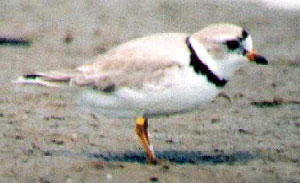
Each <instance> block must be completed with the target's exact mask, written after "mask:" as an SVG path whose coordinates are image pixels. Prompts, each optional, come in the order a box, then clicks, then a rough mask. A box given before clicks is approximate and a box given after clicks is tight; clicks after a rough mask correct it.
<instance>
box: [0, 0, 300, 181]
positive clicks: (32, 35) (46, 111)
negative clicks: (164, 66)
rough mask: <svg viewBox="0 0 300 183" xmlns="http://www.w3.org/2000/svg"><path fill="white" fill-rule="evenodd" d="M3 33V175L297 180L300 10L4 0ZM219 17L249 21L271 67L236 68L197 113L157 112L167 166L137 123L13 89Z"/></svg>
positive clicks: (229, 4) (60, 95)
mask: <svg viewBox="0 0 300 183" xmlns="http://www.w3.org/2000/svg"><path fill="white" fill-rule="evenodd" d="M0 17H1V18H0V37H9V38H24V39H25V40H28V41H30V43H28V44H21V45H18V44H1V45H0V67H1V72H0V84H1V88H0V162H1V166H0V182H26V183H27V182H28V183H29V182H30V183H32V182H42V183H54V182H67V183H74V182H109V183H111V182H124V183H126V182H172V183H176V182H189V183H191V182H238V183H240V182H256V183H257V182H288V183H297V182H300V113H299V112H300V51H299V50H300V44H299V42H300V12H299V11H298V12H297V11H287V10H279V9H270V8H266V7H263V6H260V5H258V4H254V3H245V2H238V1H237V2H235V1H216V0H215V1H210V0H203V1H201V2H199V1H190V0H188V1H167V0H166V1H158V0H155V1H151V0H147V1H138V0H132V1H122V0H114V1H104V0H102V1H100V0H97V1H96V0H89V1H79V0H74V1H63V2H62V1H38V0H36V1H30V2H29V1H17V0H11V1H4V2H1V11H0ZM218 22H230V23H235V24H238V25H241V26H243V27H245V28H246V29H247V30H248V32H249V33H250V34H251V35H252V37H253V39H254V44H255V47H256V49H257V50H258V51H259V53H261V54H263V55H264V56H266V58H267V59H268V60H269V62H270V64H269V65H268V66H257V65H252V66H251V67H248V68H244V69H242V70H239V71H238V72H237V74H236V77H235V78H234V79H233V80H232V81H231V82H230V83H229V84H228V85H227V86H226V87H225V89H224V91H223V92H222V95H220V96H219V97H218V98H216V100H214V101H213V102H212V103H210V104H208V105H207V106H205V107H203V108H201V109H199V110H196V111H194V112H191V113H188V114H182V115H174V116H169V117H164V118H158V119H150V127H149V128H150V129H149V132H150V134H151V141H152V144H153V145H154V148H155V151H156V153H157V156H158V158H160V159H162V160H163V163H162V164H160V165H157V166H153V165H149V164H147V160H146V157H145V153H144V151H143V149H142V148H141V145H140V143H139V141H138V139H137V137H136V136H135V133H134V126H135V122H134V120H130V119H109V118H105V117H102V116H96V115H94V114H93V113H90V112H89V111H87V110H85V109H82V108H77V107H76V101H74V100H73V98H72V96H71V94H70V93H64V92H61V91H60V90H57V89H47V88H41V87H38V86H16V85H14V84H12V83H11V81H12V80H14V79H16V78H17V76H19V75H22V74H27V73H30V72H33V71H45V70H52V69H53V70H54V69H61V68H74V67H75V66H76V65H79V64H82V63H87V62H91V61H92V60H93V58H94V57H95V56H96V55H98V54H101V53H104V52H105V51H106V50H108V49H110V48H111V47H113V46H115V45H117V44H119V43H121V42H125V41H128V40H130V39H133V38H136V37H141V36H144V35H148V34H153V33H158V32H190V33H193V32H195V31H197V30H199V29H200V28H202V27H204V26H206V25H208V24H211V23H218Z"/></svg>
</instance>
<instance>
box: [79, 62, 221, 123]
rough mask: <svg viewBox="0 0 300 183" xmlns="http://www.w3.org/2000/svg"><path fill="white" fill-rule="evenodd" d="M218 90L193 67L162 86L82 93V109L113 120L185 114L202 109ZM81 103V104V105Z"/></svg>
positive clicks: (171, 77)
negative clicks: (196, 72)
mask: <svg viewBox="0 0 300 183" xmlns="http://www.w3.org/2000/svg"><path fill="white" fill-rule="evenodd" d="M218 92H219V90H218V89H217V88H216V87H215V86H214V85H212V84H210V83H208V82H207V80H206V78H205V77H203V76H198V75H196V74H194V73H193V72H192V70H190V68H188V69H186V70H184V71H181V72H180V73H176V75H172V74H171V75H170V76H169V77H168V76H166V77H164V79H163V81H162V82H160V83H153V84H151V83H150V84H147V85H144V87H143V88H141V89H130V88H126V87H123V88H120V89H118V90H117V91H115V92H112V93H103V92H100V91H96V90H92V89H86V90H83V92H82V98H81V102H82V104H83V107H85V108H89V109H90V110H92V111H93V112H95V113H96V114H98V115H105V116H110V117H114V118H137V117H141V116H146V117H154V116H161V115H168V114H173V113H182V112H186V111H190V110H193V109H197V108H199V107H200V106H201V105H203V104H205V103H207V102H209V101H211V100H213V99H214V98H215V97H216V95H217V94H218ZM82 104H81V105H82Z"/></svg>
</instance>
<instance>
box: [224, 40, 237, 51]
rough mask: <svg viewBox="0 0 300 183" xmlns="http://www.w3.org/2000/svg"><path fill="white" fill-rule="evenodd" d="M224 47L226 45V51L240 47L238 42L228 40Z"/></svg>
mask: <svg viewBox="0 0 300 183" xmlns="http://www.w3.org/2000/svg"><path fill="white" fill-rule="evenodd" d="M226 45H227V47H228V49H230V50H234V49H237V48H238V47H240V42H239V41H237V40H229V41H226Z"/></svg>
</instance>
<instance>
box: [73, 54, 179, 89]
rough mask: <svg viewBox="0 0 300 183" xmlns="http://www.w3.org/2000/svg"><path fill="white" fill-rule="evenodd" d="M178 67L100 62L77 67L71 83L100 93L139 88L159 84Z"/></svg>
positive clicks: (173, 64)
mask: <svg viewBox="0 0 300 183" xmlns="http://www.w3.org/2000/svg"><path fill="white" fill-rule="evenodd" d="M180 67H181V66H180V65H179V64H178V63H177V62H175V61H162V60H126V59H124V60H123V59H122V60H115V59H114V60H112V59H110V60H102V61H100V62H97V63H94V64H92V65H83V66H80V67H78V68H77V70H79V71H81V74H80V75H79V76H76V77H75V78H74V79H72V83H74V84H75V85H78V86H91V87H93V88H94V89H98V90H101V91H112V90H113V89H118V88H120V87H127V88H140V87H142V86H143V85H144V84H148V83H155V82H159V81H160V79H161V78H163V77H164V76H165V72H166V71H167V70H172V69H176V68H180Z"/></svg>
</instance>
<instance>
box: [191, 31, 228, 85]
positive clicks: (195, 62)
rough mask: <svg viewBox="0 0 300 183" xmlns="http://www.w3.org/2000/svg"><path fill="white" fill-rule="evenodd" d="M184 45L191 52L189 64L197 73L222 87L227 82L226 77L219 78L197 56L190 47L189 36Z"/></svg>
mask: <svg viewBox="0 0 300 183" xmlns="http://www.w3.org/2000/svg"><path fill="white" fill-rule="evenodd" d="M186 45H187V47H188V48H189V50H190V52H191V56H190V57H191V63H190V65H191V66H192V67H193V68H194V70H195V72H196V73H197V74H202V75H204V76H206V78H207V80H208V81H209V82H211V83H213V84H214V85H215V86H216V87H224V86H225V85H226V83H227V82H228V81H227V80H226V79H220V78H219V77H218V76H217V75H215V74H214V73H213V72H212V71H211V70H210V69H209V68H208V66H207V65H206V64H204V63H203V62H202V61H201V60H200V58H199V57H198V56H197V54H196V52H195V50H194V48H193V47H192V45H191V43H190V40H189V37H187V38H186Z"/></svg>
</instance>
